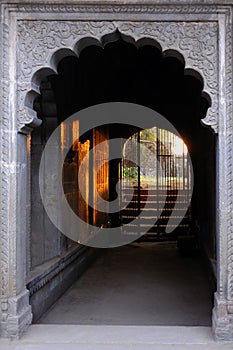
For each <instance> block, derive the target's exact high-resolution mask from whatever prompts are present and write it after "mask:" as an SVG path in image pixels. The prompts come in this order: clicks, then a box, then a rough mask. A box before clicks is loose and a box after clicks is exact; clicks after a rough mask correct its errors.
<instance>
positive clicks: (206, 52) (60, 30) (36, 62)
mask: <svg viewBox="0 0 233 350" xmlns="http://www.w3.org/2000/svg"><path fill="white" fill-rule="evenodd" d="M117 29H118V30H119V31H120V32H121V33H123V34H125V35H128V36H130V37H132V38H133V39H134V40H135V41H137V40H138V39H143V38H148V37H149V38H152V39H154V40H156V41H157V42H158V43H159V44H160V45H161V46H162V48H163V50H164V51H165V50H168V49H174V50H178V51H179V52H180V53H182V54H183V56H184V58H185V61H186V67H188V68H192V69H195V70H197V71H198V72H199V73H200V74H201V75H202V76H203V78H204V83H205V86H204V88H205V90H206V92H207V93H208V94H209V95H210V97H211V100H212V106H211V108H210V109H209V111H208V116H207V117H206V118H205V119H204V120H203V122H204V123H205V124H206V125H210V126H211V127H212V128H213V129H214V131H217V124H218V121H217V112H218V103H217V102H218V100H217V96H218V80H217V76H218V70H217V57H218V47H217V30H218V25H217V22H207V23H199V22H191V23H188V22H169V23H166V22H120V21H113V22H112V21H102V22H85V21H80V22H75V21H61V22H60V21H50V22H48V21H20V22H19V23H18V52H17V54H18V55H17V57H18V67H17V78H18V91H19V97H18V103H19V106H18V110H19V117H18V118H19V123H18V125H19V128H22V127H23V126H24V125H25V124H30V123H31V122H32V119H33V117H30V116H29V117H28V118H26V119H25V116H26V115H27V113H26V112H25V96H26V92H27V91H29V90H30V89H29V86H30V81H31V79H32V76H33V74H34V73H36V71H38V70H39V69H43V68H44V67H45V66H47V67H49V66H50V65H51V63H50V59H51V57H52V55H53V54H54V53H55V52H56V51H58V50H59V49H62V48H69V49H71V50H75V46H76V44H78V42H79V40H80V39H82V38H87V37H92V38H95V39H97V40H98V41H100V42H101V40H102V38H103V36H104V35H106V34H110V33H112V32H114V31H116V30H117ZM28 62H30V63H29V64H28ZM50 68H53V67H52V66H51V67H50Z"/></svg>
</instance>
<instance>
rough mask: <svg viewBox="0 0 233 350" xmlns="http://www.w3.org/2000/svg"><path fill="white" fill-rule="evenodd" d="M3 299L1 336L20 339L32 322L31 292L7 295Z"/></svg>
mask: <svg viewBox="0 0 233 350" xmlns="http://www.w3.org/2000/svg"><path fill="white" fill-rule="evenodd" d="M0 300H1V328H0V329H1V337H2V338H12V339H18V338H20V337H21V335H22V334H23V332H24V331H25V330H26V329H27V328H28V327H29V325H30V324H31V323H32V312H31V306H30V305H29V292H28V290H25V291H23V292H22V293H21V294H19V295H16V296H13V297H6V296H2V297H1V298H0Z"/></svg>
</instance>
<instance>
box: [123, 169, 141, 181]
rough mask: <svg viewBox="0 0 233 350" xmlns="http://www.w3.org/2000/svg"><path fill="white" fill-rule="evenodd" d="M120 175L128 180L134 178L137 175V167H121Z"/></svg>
mask: <svg viewBox="0 0 233 350" xmlns="http://www.w3.org/2000/svg"><path fill="white" fill-rule="evenodd" d="M122 176H123V177H124V178H125V179H128V180H132V179H136V178H137V176H138V169H137V167H123V168H122Z"/></svg>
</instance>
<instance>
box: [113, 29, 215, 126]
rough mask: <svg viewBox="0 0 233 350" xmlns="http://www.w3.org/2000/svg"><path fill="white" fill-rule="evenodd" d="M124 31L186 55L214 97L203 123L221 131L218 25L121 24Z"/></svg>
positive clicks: (135, 37)
mask: <svg viewBox="0 0 233 350" xmlns="http://www.w3.org/2000/svg"><path fill="white" fill-rule="evenodd" d="M118 28H119V30H120V32H122V33H124V34H127V35H129V36H132V37H133V38H134V39H136V40H138V39H142V38H144V37H149V38H152V39H155V40H156V41H157V42H158V43H159V44H160V45H161V47H162V49H163V51H165V50H168V49H174V50H177V51H178V52H180V53H182V55H183V56H184V58H185V63H186V64H185V66H186V68H192V69H195V70H197V71H198V72H199V73H200V74H201V75H202V76H203V78H204V83H205V84H204V89H205V90H206V92H208V94H209V95H210V97H211V100H212V106H211V108H210V109H209V111H208V115H207V117H206V118H205V119H204V120H203V123H204V124H206V125H209V126H211V127H212V128H213V130H214V131H215V132H217V127H218V120H217V115H218V100H217V97H218V69H217V58H218V47H217V32H218V25H217V23H216V22H208V23H193V22H191V23H185V22H182V23H181V22H177V23H176V22H169V23H164V22H163V23H158V22H157V23H156V22H152V23H141V22H133V23H132V22H131V23H120V22H119V24H118Z"/></svg>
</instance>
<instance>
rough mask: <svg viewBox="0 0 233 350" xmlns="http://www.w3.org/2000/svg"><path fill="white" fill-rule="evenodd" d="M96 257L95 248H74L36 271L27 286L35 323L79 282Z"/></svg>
mask: <svg viewBox="0 0 233 350" xmlns="http://www.w3.org/2000/svg"><path fill="white" fill-rule="evenodd" d="M96 255H97V251H96V249H94V248H87V247H84V246H78V247H73V248H72V249H71V250H69V251H68V252H67V253H65V254H64V255H63V256H61V257H59V258H56V259H53V260H52V261H49V262H47V263H45V264H43V265H41V266H39V267H37V268H36V269H35V270H34V272H33V277H31V280H30V281H29V282H28V284H27V288H28V289H29V292H30V304H31V306H32V312H33V322H37V321H38V320H39V318H40V317H41V316H42V315H43V314H44V313H45V312H46V311H47V310H48V309H49V308H50V307H51V306H52V304H53V303H54V302H56V300H57V299H58V298H59V297H60V296H61V295H62V294H63V293H64V292H65V291H66V290H67V289H68V288H69V287H70V286H71V285H72V284H73V283H74V282H75V281H76V280H77V278H78V277H79V276H80V275H81V274H82V273H83V272H84V270H85V269H86V268H87V267H88V266H89V264H90V263H91V262H92V260H93V259H94V258H95V257H96ZM36 271H37V274H36Z"/></svg>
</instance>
